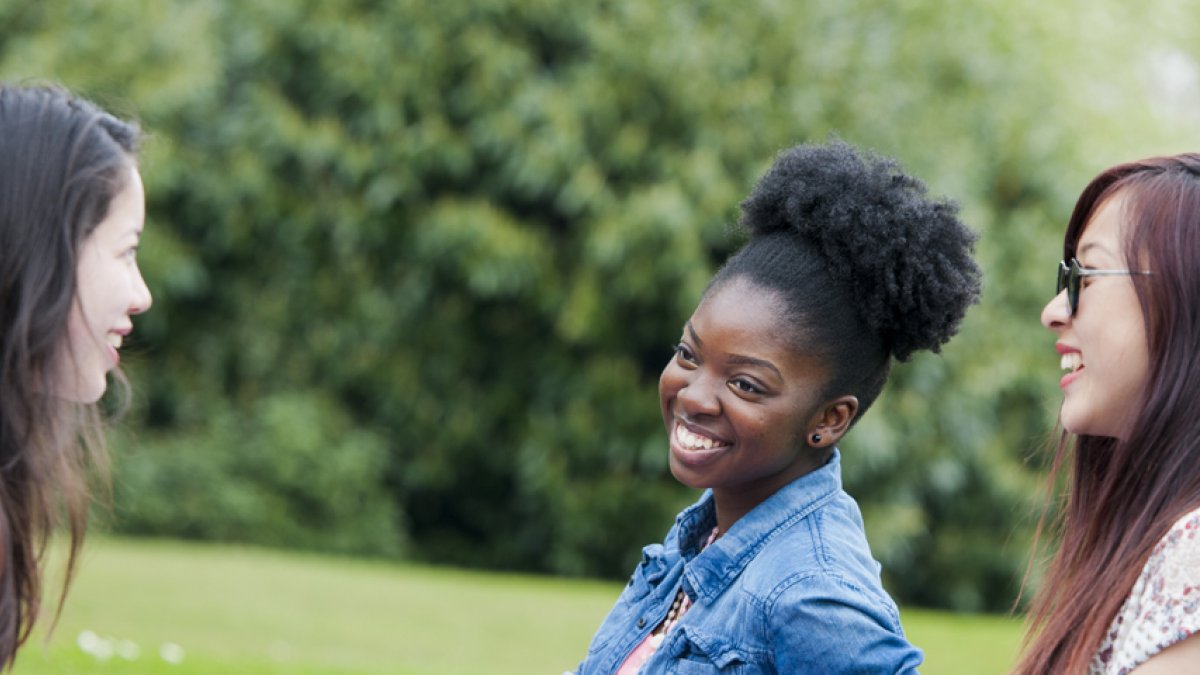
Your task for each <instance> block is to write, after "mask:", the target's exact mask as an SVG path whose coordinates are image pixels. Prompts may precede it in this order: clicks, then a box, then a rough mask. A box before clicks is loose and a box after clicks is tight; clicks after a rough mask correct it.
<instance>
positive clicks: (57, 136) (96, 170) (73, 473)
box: [0, 85, 150, 669]
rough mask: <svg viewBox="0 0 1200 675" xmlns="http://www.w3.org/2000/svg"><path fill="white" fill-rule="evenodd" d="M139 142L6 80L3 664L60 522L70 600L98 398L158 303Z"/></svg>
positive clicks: (36, 591)
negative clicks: (146, 262) (140, 252)
mask: <svg viewBox="0 0 1200 675" xmlns="http://www.w3.org/2000/svg"><path fill="white" fill-rule="evenodd" d="M138 137H139V131H138V128H137V127H136V126H135V125H133V124H130V123H127V122H123V121H121V120H118V119H117V118H115V117H113V116H112V115H109V114H108V113H105V112H103V111H101V110H100V109H99V108H97V107H96V106H94V105H92V104H91V103H88V102H87V101H84V100H82V99H80V98H77V97H74V96H72V95H70V94H68V93H66V92H65V91H63V90H61V89H58V88H54V87H44V86H43V87H15V86H8V85H0V669H7V668H9V667H11V666H12V664H13V661H14V659H15V657H16V651H17V648H18V647H19V646H20V645H21V644H22V643H23V642H24V641H25V639H26V638H28V636H29V632H30V630H31V628H32V627H33V624H34V622H35V621H36V620H37V617H38V614H39V610H40V607H41V599H42V590H43V588H42V587H43V584H42V580H43V562H44V558H45V553H46V544H47V538H48V536H49V534H50V533H51V531H52V530H54V529H55V528H56V527H57V526H58V525H59V524H60V522H65V524H66V529H67V532H68V534H69V545H68V556H67V562H66V581H65V582H64V585H63V592H62V596H65V594H66V588H67V586H68V585H69V583H70V579H71V576H72V573H73V572H74V569H75V562H76V559H77V555H78V552H79V548H80V545H81V544H82V542H83V537H84V532H85V529H86V524H87V515H88V509H89V506H90V490H89V484H90V482H91V481H90V479H91V478H94V477H96V476H97V475H99V476H101V477H102V476H103V473H104V470H105V467H106V462H105V455H104V443H103V437H102V434H101V430H100V426H99V424H100V416H99V413H98V412H97V407H96V402H97V401H98V400H99V399H100V397H101V396H102V395H103V394H104V392H105V390H106V388H107V376H108V373H109V372H110V371H113V370H115V369H116V368H117V365H118V363H119V361H120V356H119V352H118V350H119V349H120V347H121V342H122V340H123V339H124V338H125V337H126V336H127V335H128V334H129V333H130V331H131V330H132V323H131V322H130V317H131V316H132V315H134V314H138V313H140V312H143V311H145V310H146V309H148V308H149V307H150V291H149V290H148V289H147V288H146V284H145V283H144V282H143V280H142V276H141V273H140V272H139V270H138V266H137V260H136V258H135V255H136V252H137V247H138V242H139V240H140V237H141V232H142V227H143V222H144V218H145V199H144V196H143V191H142V180H141V177H140V175H139V174H138V168H137V162H136V155H135V153H136V148H137V141H138ZM118 376H119V372H118ZM62 596H60V599H61V597H62Z"/></svg>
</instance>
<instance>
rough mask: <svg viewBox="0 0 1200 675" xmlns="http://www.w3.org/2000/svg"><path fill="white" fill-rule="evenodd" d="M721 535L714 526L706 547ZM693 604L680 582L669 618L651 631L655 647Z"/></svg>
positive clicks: (705, 543) (652, 642)
mask: <svg viewBox="0 0 1200 675" xmlns="http://www.w3.org/2000/svg"><path fill="white" fill-rule="evenodd" d="M719 536H721V529H720V528H719V527H714V528H713V529H712V532H710V533H709V535H708V540H707V541H705V542H704V548H708V547H709V546H710V545H712V543H713V542H714V541H716V540H717V537H719ZM691 606H692V599H691V598H689V597H688V595H687V593H684V592H683V584H682V583H681V584H679V590H677V591H675V599H674V600H672V601H671V608H670V609H669V610H667V618H665V619H663V621H662V623H660V624H659V625H658V628H655V629H654V630H653V631H651V632H650V644H651V645H652V646H653V647H654V648H655V649H658V646H659V645H660V644H662V641H663V640H664V639H665V638H666V637H667V634H668V633H670V632H671V629H673V628H675V625H676V624H678V623H679V621H680V619H682V618H683V614H684V612H686V611H688V608H689V607H691Z"/></svg>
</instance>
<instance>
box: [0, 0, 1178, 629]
mask: <svg viewBox="0 0 1200 675" xmlns="http://www.w3.org/2000/svg"><path fill="white" fill-rule="evenodd" d="M1186 4H1187V3H1176V2H1171V1H1168V0H1146V1H1145V2H1142V3H1137V6H1136V7H1135V6H1133V5H1132V4H1128V3H1122V2H1119V1H1117V0H1102V1H1095V2H1081V1H1070V2H1063V3H1051V4H1047V3H1040V2H1033V1H1032V0H1009V1H1007V2H1003V3H1001V2H993V1H990V0H970V1H964V2H958V3H942V2H934V1H933V0H913V1H912V2H906V3H875V2H866V1H855V0H849V1H847V0H811V1H808V2H775V1H771V0H754V1H749V2H739V3H726V2H714V1H704V0H662V1H660V2H641V1H639V0H607V1H603V2H600V1H592V2H566V1H560V0H471V1H469V2H460V3H429V2H421V1H418V0H387V1H370V0H357V1H334V2H326V1H321V2H318V1H316V0H260V1H258V2H253V3H240V2H229V1H227V0H105V1H103V2H100V1H97V0H61V1H58V2H53V3H50V2H46V3H35V2H24V1H22V0H0V79H3V80H5V81H9V82H30V81H47V80H49V81H55V82H61V83H63V84H65V85H67V86H69V87H70V88H72V89H75V90H77V91H79V92H81V93H83V94H84V95H87V96H89V97H91V98H94V99H96V100H98V101H100V102H101V103H103V104H104V105H106V106H107V107H109V108H111V109H113V110H115V111H117V112H119V113H122V114H125V115H129V116H135V117H136V118H138V119H139V120H140V121H141V123H142V124H143V126H144V127H145V128H146V130H147V131H148V132H149V137H148V138H147V141H146V144H145V148H144V153H143V159H142V166H143V174H144V176H145V179H146V183H147V191H148V208H149V223H148V228H147V231H146V235H145V241H144V246H143V253H142V256H141V260H142V264H143V268H144V271H145V273H146V276H147V280H148V282H149V284H150V286H151V288H152V290H153V291H154V294H155V306H154V309H153V310H152V311H151V312H150V313H148V314H146V315H145V316H143V317H140V318H139V319H138V320H137V332H136V339H135V341H134V345H133V348H132V351H134V352H135V355H134V356H133V357H132V358H131V359H127V362H128V361H132V365H130V366H129V368H128V370H129V371H130V375H131V378H132V380H133V381H134V383H135V388H136V399H135V402H134V407H133V410H132V411H131V413H130V414H129V415H128V416H127V417H126V418H125V419H124V420H123V421H122V422H121V423H120V426H119V427H118V428H117V429H116V430H115V432H114V436H113V448H114V452H115V454H116V460H117V471H116V476H115V494H114V506H113V509H112V512H111V515H109V516H108V518H107V520H108V521H109V523H108V526H109V527H110V528H112V529H114V530H116V531H118V532H122V533H127V534H137V535H146V536H165V537H183V538H191V539H204V540H220V541H242V542H254V543H261V544H266V545H272V546H285V547H297V548H305V549H316V550H326V551H335V552H340V553H345V554H351V555H362V556H376V557H391V558H405V559H410V560H417V561H424V562H435V563H448V564H454V565H462V566H471V567H486V568H492V569H511V570H526V571H534V572H545V573H552V574H560V575H577V576H609V577H612V576H621V575H623V574H625V573H626V572H627V569H628V567H629V566H630V565H631V564H632V562H633V560H635V559H636V555H637V551H638V549H639V547H640V546H641V545H643V544H645V543H647V542H649V541H654V540H657V539H659V538H661V536H662V533H663V532H664V531H665V529H666V527H667V526H668V524H669V523H670V520H671V518H672V516H673V514H674V513H675V512H676V511H677V510H678V509H679V508H680V507H681V506H682V505H684V504H686V503H688V502H689V501H691V500H692V499H694V497H695V494H694V493H692V492H691V491H689V490H687V489H685V488H682V487H681V486H679V485H677V484H675V483H674V481H673V480H672V479H671V477H670V475H669V472H668V471H667V468H666V455H665V450H664V438H663V432H662V430H661V421H660V419H659V415H658V407H657V394H656V383H657V376H658V372H659V371H660V369H661V367H662V364H663V363H665V360H666V358H667V355H668V353H669V349H668V347H667V345H669V344H670V343H671V341H672V340H673V339H674V338H675V337H677V334H678V330H679V326H680V325H681V323H682V322H683V320H684V319H685V318H686V317H687V316H688V315H689V314H690V312H691V309H692V307H693V306H694V304H695V302H696V300H697V299H698V297H699V293H700V291H701V290H702V288H703V286H704V283H705V282H706V281H707V279H708V277H709V276H710V274H711V273H712V272H713V271H714V269H715V267H716V266H717V265H718V264H719V263H720V261H721V260H722V259H723V258H724V256H726V255H727V254H728V253H729V252H730V251H731V250H733V249H734V248H735V247H736V245H737V239H736V236H735V235H734V234H733V233H732V229H731V227H730V224H731V223H733V222H735V220H736V217H737V204H738V202H739V201H740V199H741V198H742V197H743V196H744V195H745V194H746V193H747V192H748V190H749V189H750V187H751V186H752V184H753V182H754V180H755V178H756V177H757V176H758V175H760V174H761V172H762V171H764V170H765V169H766V167H767V166H768V165H769V163H770V161H771V160H772V158H773V156H774V155H775V153H776V152H778V151H779V150H781V149H783V148H785V147H788V146H790V145H792V144H794V143H796V142H800V141H810V140H811V141H819V140H823V139H825V138H826V137H827V136H828V135H829V134H831V133H836V134H837V135H839V136H840V137H842V138H843V139H845V140H847V141H849V142H851V143H854V144H857V145H860V146H863V147H867V148H871V149H874V150H876V151H878V152H880V153H883V154H886V155H890V156H894V157H897V158H899V159H900V160H901V161H902V162H903V163H904V165H905V166H906V168H908V169H909V170H910V171H911V172H912V173H914V174H916V175H918V176H920V177H922V178H923V179H924V180H925V181H926V182H927V183H928V185H929V186H930V189H931V191H932V192H933V193H934V194H937V195H945V196H949V197H951V198H953V199H955V200H956V201H958V202H959V203H960V204H961V206H962V212H963V216H964V219H965V220H966V221H967V222H968V223H969V224H970V225H971V226H972V227H973V228H975V229H976V230H978V231H979V232H980V233H981V236H982V238H981V241H980V244H979V247H978V257H979V259H980V261H981V264H982V266H983V268H984V270H985V274H986V277H985V292H984V296H983V300H982V302H981V304H980V305H979V306H977V307H975V308H974V309H973V310H972V311H971V312H970V314H969V315H968V318H967V320H966V322H965V324H964V326H963V330H962V333H961V335H960V336H959V337H958V338H956V339H955V340H954V341H953V342H951V343H950V344H949V345H948V346H947V347H946V348H945V349H944V352H943V354H941V355H922V356H918V357H917V358H915V359H914V360H913V361H912V362H911V363H909V364H905V365H902V366H900V367H898V368H897V369H896V370H895V371H894V375H893V378H892V381H891V383H890V384H889V387H888V389H887V391H886V393H885V394H884V396H883V397H882V398H881V399H880V400H879V402H878V403H877V404H876V405H875V406H874V408H873V409H872V411H871V413H870V414H869V415H867V416H866V417H865V418H864V420H863V421H862V423H861V424H859V425H858V426H857V427H856V428H855V430H854V432H853V433H852V434H851V435H850V436H849V437H848V438H847V439H846V441H845V442H844V444H843V451H844V456H845V473H846V482H847V489H848V490H849V491H850V492H851V493H852V494H853V495H855V496H856V497H857V498H858V499H859V501H860V503H861V505H862V507H863V510H864V514H865V518H866V522H867V527H868V530H869V532H868V534H869V536H870V539H871V541H872V545H873V547H874V551H875V554H876V556H877V557H878V558H879V559H880V560H881V562H882V563H883V566H884V570H885V575H886V582H887V584H888V587H889V588H890V589H891V590H892V591H893V592H894V593H895V595H896V596H897V597H898V599H899V600H900V601H901V602H902V603H906V604H919V605H925V606H932V607H948V608H954V609H961V610H1005V609H1008V608H1009V607H1011V605H1012V603H1013V601H1014V598H1015V597H1016V589H1017V587H1018V585H1019V583H1020V579H1021V577H1022V574H1023V573H1024V570H1025V565H1026V562H1027V560H1028V555H1029V539H1030V534H1031V531H1032V527H1033V524H1034V521H1035V518H1036V514H1037V512H1038V510H1039V509H1040V508H1041V505H1042V503H1043V500H1044V492H1043V487H1042V482H1043V480H1042V462H1041V458H1042V457H1043V456H1044V453H1043V452H1042V450H1043V448H1044V445H1045V442H1046V439H1047V438H1048V437H1049V434H1050V432H1051V429H1052V426H1053V420H1054V414H1055V408H1056V405H1057V389H1056V387H1055V378H1056V377H1057V374H1056V370H1057V369H1056V368H1055V365H1056V363H1055V357H1054V353H1053V351H1052V347H1051V345H1052V343H1053V339H1052V337H1051V335H1050V334H1049V333H1048V332H1046V331H1044V330H1042V329H1041V328H1040V327H1039V325H1038V313H1039V311H1040V308H1041V306H1042V304H1043V303H1044V302H1045V301H1046V300H1047V299H1048V298H1049V296H1050V294H1051V291H1052V289H1051V284H1052V281H1051V279H1052V274H1051V267H1052V265H1054V263H1055V262H1056V261H1057V259H1058V258H1059V257H1060V244H1059V242H1060V241H1061V239H1060V237H1061V230H1062V227H1063V223H1064V222H1065V220H1066V217H1067V215H1068V214H1069V211H1070V208H1071V205H1072V204H1073V202H1074V198H1075V196H1076V195H1077V193H1078V191H1079V190H1080V189H1081V188H1082V186H1083V185H1084V183H1085V182H1086V181H1087V180H1088V179H1089V178H1090V177H1091V176H1092V175H1094V174H1095V173H1097V172H1098V171H1099V170H1101V169H1102V168H1104V167H1106V166H1108V165H1110V164H1113V163H1115V162H1118V161H1123V160H1128V159H1133V158H1136V157H1140V156H1145V155H1150V154H1158V153H1173V152H1180V151H1184V150H1189V149H1191V150H1194V149H1196V139H1197V132H1198V131H1200V122H1198V120H1197V116H1196V114H1195V111H1196V110H1197V104H1200V68H1198V66H1197V61H1196V58H1197V57H1198V56H1200V50H1198V49H1197V47H1196V43H1195V40H1194V39H1193V36H1194V34H1195V31H1196V29H1197V28H1200V26H1198V23H1200V20H1198V19H1197V17H1198V16H1200V15H1197V14H1196V13H1195V12H1189V11H1187V8H1186V6H1185V5H1186ZM1035 583H1036V579H1035Z"/></svg>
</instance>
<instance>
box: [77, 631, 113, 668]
mask: <svg viewBox="0 0 1200 675" xmlns="http://www.w3.org/2000/svg"><path fill="white" fill-rule="evenodd" d="M75 644H77V645H79V649H80V650H82V651H83V653H84V654H90V655H91V656H92V657H93V658H95V659H96V660H97V661H107V660H109V659H111V658H112V655H113V641H112V640H110V639H108V638H103V637H100V636H99V635H96V634H95V633H93V632H92V631H90V630H85V631H83V632H81V633H80V634H79V637H77V638H75Z"/></svg>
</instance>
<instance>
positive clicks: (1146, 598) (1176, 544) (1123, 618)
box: [1088, 509, 1200, 675]
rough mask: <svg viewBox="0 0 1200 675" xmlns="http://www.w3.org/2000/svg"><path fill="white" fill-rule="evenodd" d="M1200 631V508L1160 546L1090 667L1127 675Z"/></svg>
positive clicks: (1095, 673)
mask: <svg viewBox="0 0 1200 675" xmlns="http://www.w3.org/2000/svg"><path fill="white" fill-rule="evenodd" d="M1198 631H1200V509H1198V510H1196V511H1192V512H1191V513H1189V514H1187V515H1185V516H1184V517H1183V518H1180V519H1179V520H1178V521H1177V522H1176V523H1175V525H1173V526H1172V527H1171V530H1170V531H1169V532H1167V534H1166V536H1164V537H1163V538H1162V539H1161V540H1159V542H1158V544H1156V545H1155V546H1154V550H1153V551H1151V553H1150V558H1149V559H1148V560H1147V561H1146V566H1145V567H1143V568H1142V574H1141V575H1140V576H1139V577H1138V578H1137V581H1136V582H1134V584H1133V590H1131V591H1130V592H1129V597H1127V598H1125V604H1123V605H1121V609H1120V611H1118V612H1117V616H1116V618H1115V619H1113V622H1112V625H1111V626H1109V629H1108V633H1107V634H1106V635H1105V636H1104V641H1103V642H1101V643H1100V650H1099V651H1098V652H1096V656H1095V657H1093V658H1092V664H1091V667H1090V668H1089V669H1088V672H1089V674H1090V675H1125V674H1126V673H1129V672H1131V671H1132V670H1133V669H1134V668H1136V667H1138V666H1139V665H1141V664H1143V663H1145V662H1146V661H1147V660H1148V659H1149V658H1150V657H1152V656H1154V655H1155V654H1157V653H1159V652H1161V651H1162V650H1164V649H1166V648H1167V647H1170V646H1171V645H1173V644H1175V643H1176V642H1179V641H1180V640H1183V639H1185V638H1187V637H1189V636H1190V635H1192V634H1193V633H1196V632H1198Z"/></svg>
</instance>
